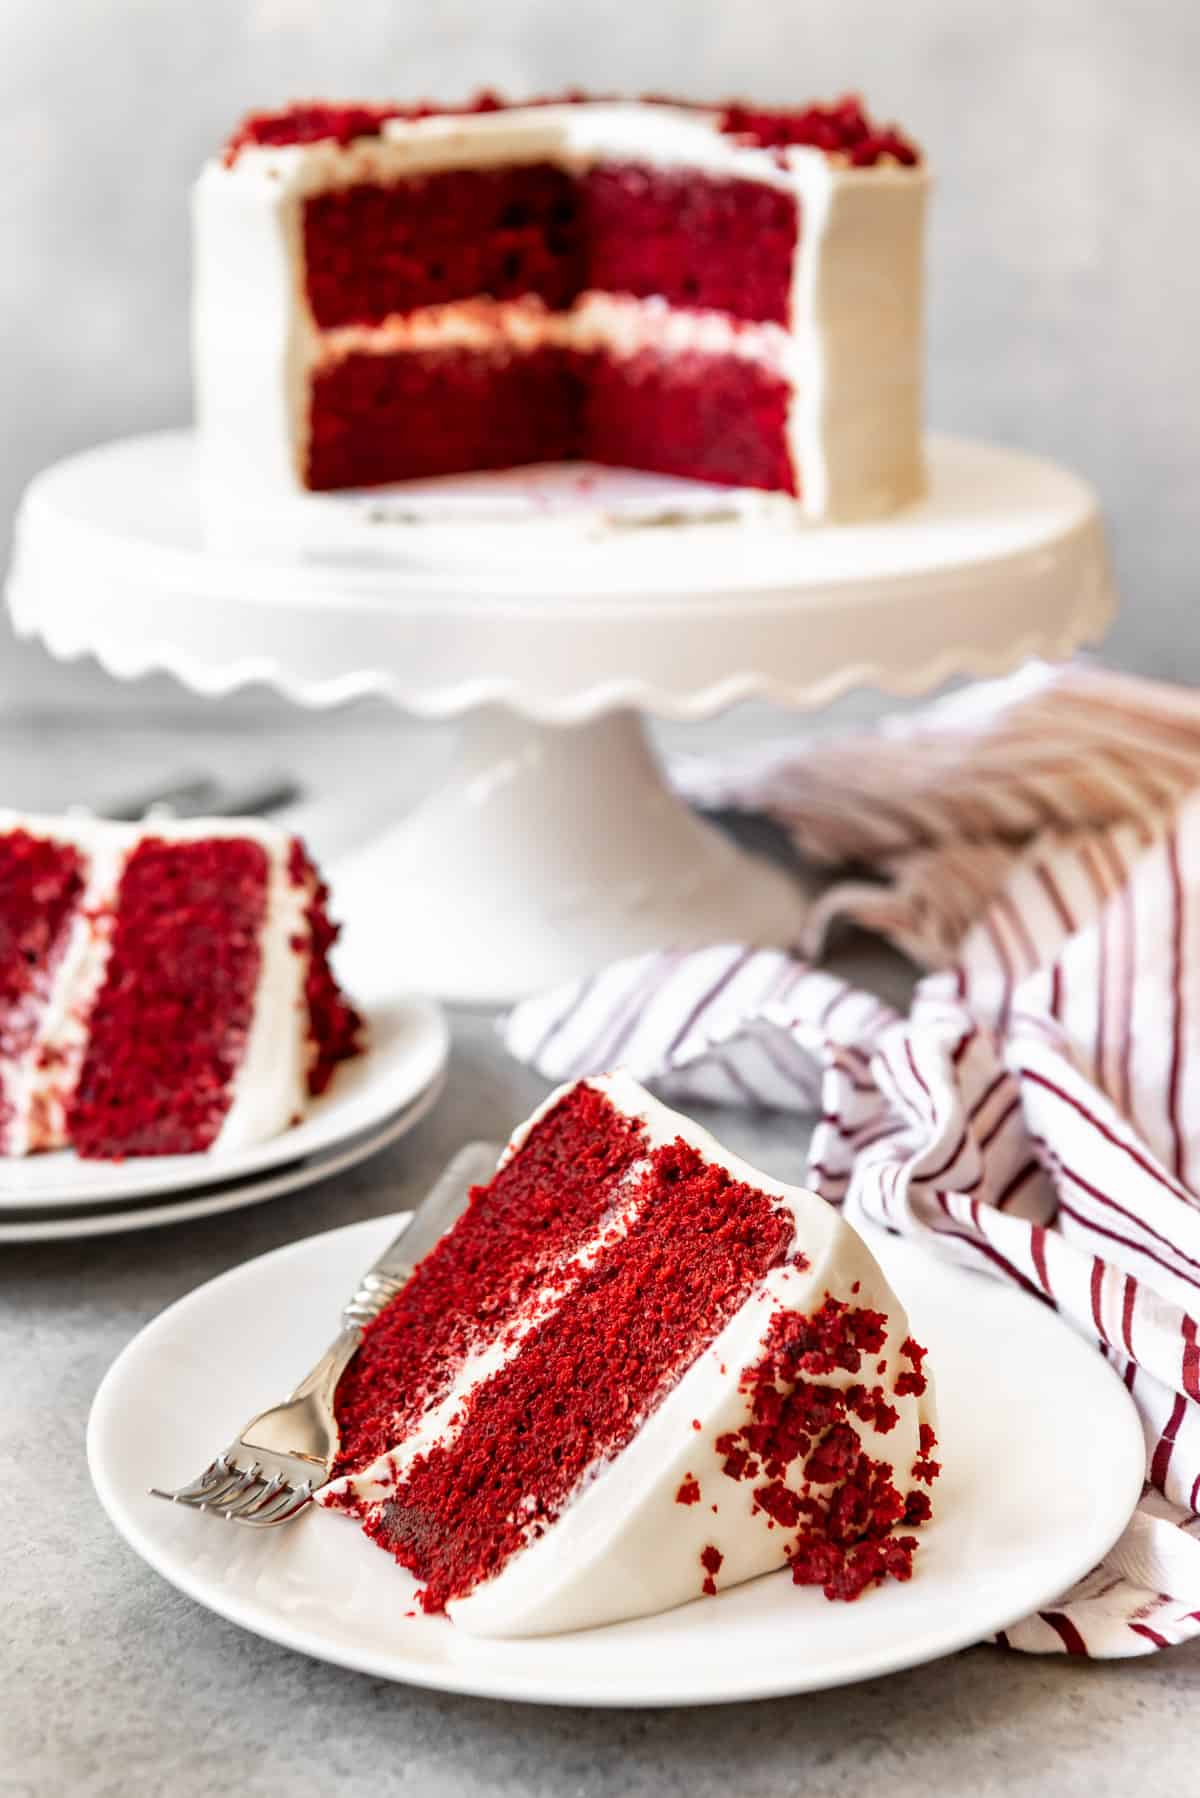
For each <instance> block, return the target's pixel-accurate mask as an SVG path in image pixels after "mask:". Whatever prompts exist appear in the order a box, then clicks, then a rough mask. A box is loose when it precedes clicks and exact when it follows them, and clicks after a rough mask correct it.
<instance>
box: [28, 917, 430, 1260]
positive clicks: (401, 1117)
mask: <svg viewBox="0 0 1200 1798" xmlns="http://www.w3.org/2000/svg"><path fill="white" fill-rule="evenodd" d="M335 890H336V889H335ZM386 922H387V919H386V907H383V906H380V907H378V908H374V909H372V908H371V907H369V906H367V907H363V908H361V909H356V910H355V911H354V913H353V923H352V925H351V926H348V927H347V931H346V936H345V939H344V941H343V942H342V943H341V944H340V945H339V949H338V955H337V972H338V977H339V979H340V980H341V981H342V983H343V985H344V987H345V990H346V992H347V993H348V994H349V996H350V997H351V998H352V999H353V1001H354V1003H355V1005H357V1006H358V1008H359V1010H360V1011H361V1012H362V1013H363V1016H364V1018H365V1020H366V1026H367V1029H366V1041H367V1048H366V1052H365V1053H364V1054H363V1055H361V1056H359V1057H358V1058H357V1059H356V1060H354V1061H350V1062H347V1063H345V1064H344V1065H343V1066H342V1067H340V1068H338V1069H337V1071H336V1073H335V1075H334V1078H333V1081H332V1082H331V1084H330V1086H329V1089H328V1090H327V1091H326V1092H325V1093H323V1094H322V1095H321V1097H320V1098H319V1099H317V1100H316V1101H315V1102H314V1103H313V1105H312V1106H311V1107H310V1109H309V1111H308V1113H307V1115H306V1116H305V1117H304V1118H303V1119H302V1121H301V1122H300V1123H298V1124H295V1125H293V1127H292V1128H291V1129H290V1130H285V1131H284V1132H283V1134H282V1135H280V1136H275V1137H272V1138H271V1139H270V1140H269V1141H268V1142H263V1143H257V1144H255V1145H254V1146H253V1147H251V1148H244V1149H236V1150H230V1151H228V1152H225V1153H222V1152H220V1151H218V1150H214V1151H211V1152H209V1153H207V1154H203V1155H155V1156H147V1157H144V1158H136V1159H132V1160H129V1161H124V1162H106V1161H81V1160H80V1158H79V1157H78V1156H77V1155H75V1154H74V1153H73V1152H71V1151H70V1150H63V1151H61V1152H60V1153H57V1154H52V1155H33V1156H30V1157H29V1158H28V1159H27V1160H24V1161H0V1243H4V1242H38V1241H44V1240H47V1239H53V1238H55V1237H75V1236H103V1235H111V1234H113V1233H115V1232H117V1231H121V1230H141V1229H145V1228H147V1227H148V1226H150V1225H155V1224H169V1223H176V1222H179V1221H181V1220H183V1219H187V1218H193V1217H206V1216H210V1215H212V1214H214V1213H216V1212H221V1211H234V1210H237V1209H238V1208H239V1207H240V1206H243V1205H254V1204H257V1203H258V1202H259V1201H260V1200H261V1199H269V1198H274V1197H275V1196H276V1195H277V1194H280V1193H284V1192H292V1191H295V1190H296V1189H297V1188H298V1187H301V1186H308V1185H311V1184H312V1183H313V1182H314V1181H316V1180H323V1179H325V1178H326V1177H327V1176H328V1175H330V1174H335V1173H338V1172H339V1171H341V1170H342V1169H344V1168H347V1167H351V1166H353V1164H354V1163H355V1162H358V1161H362V1160H364V1159H365V1157H366V1156H368V1155H373V1154H374V1153H375V1152H376V1151H377V1150H379V1149H381V1148H383V1147H384V1145H385V1144H387V1143H390V1142H394V1141H395V1140H396V1138H397V1137H399V1136H402V1135H403V1134H404V1132H405V1131H407V1130H410V1129H411V1128H412V1127H413V1125H414V1124H415V1123H416V1122H417V1120H418V1119H419V1118H421V1117H423V1116H424V1115H425V1113H426V1112H427V1111H428V1110H429V1109H430V1107H431V1106H432V1105H433V1103H434V1102H435V1100H436V1099H437V1097H438V1094H439V1093H440V1091H441V1089H442V1085H443V1082H444V1078H445V1066H446V1056H447V1051H448V1047H449V1038H448V1032H447V1029H446V1023H445V1019H444V1018H443V1016H442V1014H441V1012H440V1010H439V1009H438V1007H437V1006H436V1005H435V1004H433V1002H432V1001H430V1000H428V999H421V998H416V997H414V996H412V995H411V994H406V993H404V992H402V991H399V990H397V987H396V983H395V982H394V981H393V980H392V978H391V977H390V975H389V972H388V970H389V967H390V965H391V962H392V960H393V956H392V953H391V951H392V949H393V947H394V944H393V943H392V942H391V941H390V939H389V938H388V936H387V933H386Z"/></svg>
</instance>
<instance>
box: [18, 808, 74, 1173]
mask: <svg viewBox="0 0 1200 1798" xmlns="http://www.w3.org/2000/svg"><path fill="white" fill-rule="evenodd" d="M85 879H86V874H85V864H84V859H83V857H82V855H81V854H80V852H79V850H78V849H77V848H76V846H75V845H74V844H73V843H64V842H53V841H51V840H49V839H47V838H45V837H41V836H36V835H34V834H32V833H31V832H30V831H28V830H12V831H7V832H0V1151H2V1150H3V1148H4V1146H5V1142H6V1139H7V1137H8V1132H9V1127H10V1124H11V1121H12V1118H13V1114H14V1109H15V1104H16V1100H17V1093H16V1090H15V1089H16V1083H17V1080H18V1078H19V1070H20V1069H21V1066H22V1064H23V1062H24V1060H25V1058H26V1057H27V1056H28V1055H29V1053H30V1051H31V1049H32V1048H33V1047H34V1045H35V1043H36V1038H37V1028H38V1022H39V1019H40V1017H41V1015H42V1012H43V1010H44V1008H45V1006H46V1003H47V1001H48V999H49V997H50V992H51V987H52V984H53V978H54V973H55V970H56V968H57V967H58V965H59V963H60V961H61V960H62V956H63V953H64V950H65V948H66V944H67V938H68V936H69V934H70V929H71V923H72V919H73V917H74V915H75V910H76V907H77V906H78V904H79V900H80V897H81V895H82V893H83V889H84V883H85Z"/></svg>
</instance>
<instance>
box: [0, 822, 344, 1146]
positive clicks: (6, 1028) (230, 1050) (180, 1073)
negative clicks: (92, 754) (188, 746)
mask: <svg viewBox="0 0 1200 1798" xmlns="http://www.w3.org/2000/svg"><path fill="white" fill-rule="evenodd" d="M326 899H327V894H326V890H325V887H324V885H323V884H322V882H321V880H320V877H319V875H318V874H317V872H316V870H315V868H314V867H313V865H312V863H311V862H310V861H309V859H308V856H307V855H306V853H305V851H304V848H303V845H302V844H301V843H300V842H299V840H298V839H296V838H294V837H291V836H289V835H288V834H287V832H285V831H282V830H278V829H275V828H274V827H272V826H270V825H264V824H261V823H259V822H257V821H252V820H245V819H239V820H228V819H220V820H206V819H199V820H194V821H192V820H189V821H188V822H187V823H167V822H157V821H156V822H155V823H154V824H153V825H152V826H149V825H148V826H140V825H139V826H134V825H124V824H113V823H109V822H105V821H102V820H97V819H90V818H78V819H77V818H39V817H24V816H20V815H18V814H15V813H0V1154H4V1155H10V1156H12V1155H28V1154H32V1153H35V1152H37V1151H39V1150H46V1149H58V1148H65V1147H71V1148H74V1149H75V1150H76V1151H77V1153H78V1154H80V1155H81V1156H84V1157H86V1158H94V1159H102V1160H109V1159H122V1158H124V1157H126V1156H131V1155H182V1154H191V1153H195V1152H198V1151H201V1150H205V1149H212V1148H218V1147H219V1148H241V1147H245V1146H247V1145H248V1144H251V1143H255V1142H259V1141H262V1140H263V1139H265V1138H267V1137H270V1136H274V1135H276V1134H278V1132H279V1131H281V1130H284V1129H286V1128H287V1127H288V1125H289V1124H290V1123H292V1122H293V1121H295V1120H296V1119H297V1118H298V1117H299V1116H300V1115H301V1114H302V1113H303V1111H304V1109H305V1107H306V1105H307V1103H308V1100H309V1098H310V1097H312V1096H313V1095H315V1094H317V1093H319V1092H321V1091H323V1090H324V1088H325V1087H326V1086H327V1085H328V1083H329V1080H330V1078H331V1076H332V1074H333V1070H334V1068H335V1067H336V1065H337V1064H338V1062H340V1061H343V1060H345V1059H346V1058H347V1057H349V1056H351V1055H353V1054H355V1053H357V1051H358V1048H359V1046H360V1037H361V1029H362V1025H361V1020H360V1018H359V1016H358V1014H357V1013H356V1012H355V1010H354V1008H353V1006H351V1005H350V1004H349V1002H348V1001H347V1000H346V999H345V998H344V996H343V995H342V993H341V992H340V991H339V989H338V986H337V983H336V981H335V979H334V976H333V973H332V970H331V968H330V965H329V952H330V949H331V948H332V945H333V942H334V940H335V938H336V935H337V931H336V928H335V926H334V925H333V924H332V923H331V922H330V919H329V915H328V911H327V907H326Z"/></svg>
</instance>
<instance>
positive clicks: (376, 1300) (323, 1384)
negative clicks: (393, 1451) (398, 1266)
mask: <svg viewBox="0 0 1200 1798" xmlns="http://www.w3.org/2000/svg"><path fill="white" fill-rule="evenodd" d="M411 1271H412V1270H411V1269H410V1268H405V1269H403V1270H399V1271H398V1272H397V1273H396V1274H382V1273H376V1271H375V1270H374V1268H372V1269H371V1271H370V1273H367V1274H364V1275H363V1277H362V1279H361V1280H360V1281H359V1284H358V1288H357V1290H356V1291H355V1294H354V1297H353V1298H352V1299H351V1300H350V1302H349V1304H348V1305H347V1306H346V1307H345V1308H344V1310H343V1311H342V1328H341V1331H340V1333H339V1334H338V1335H337V1336H336V1337H335V1338H334V1340H333V1341H332V1342H331V1343H330V1345H329V1347H328V1348H327V1349H326V1350H325V1353H324V1354H323V1355H322V1356H321V1359H320V1360H319V1361H318V1362H317V1364H316V1366H315V1367H314V1368H312V1369H311V1370H310V1371H309V1372H308V1373H306V1374H305V1376H304V1378H303V1379H302V1380H301V1382H300V1384H299V1385H298V1386H297V1388H296V1390H295V1391H294V1392H293V1393H292V1395H291V1399H289V1403H291V1402H292V1401H294V1400H296V1399H299V1398H310V1397H315V1398H317V1399H318V1400H319V1401H320V1402H321V1403H322V1404H323V1405H324V1406H325V1407H326V1408H327V1410H328V1411H329V1413H330V1415H332V1412H333V1394H334V1391H335V1389H336V1387H337V1383H338V1381H339V1380H340V1379H341V1377H342V1375H343V1373H345V1371H346V1368H347V1366H348V1364H349V1362H350V1359H351V1357H352V1356H353V1354H354V1352H355V1350H356V1349H357V1348H358V1345H359V1343H360V1342H361V1341H362V1339H363V1331H364V1330H365V1329H366V1327H367V1325H368V1324H369V1323H370V1322H371V1321H372V1319H373V1318H376V1317H378V1315H379V1313H380V1312H381V1311H382V1310H383V1308H384V1306H385V1305H387V1304H390V1303H391V1301H392V1299H394V1298H395V1296H396V1294H397V1293H398V1292H399V1290H400V1288H401V1287H402V1286H403V1285H404V1283H405V1281H406V1280H407V1279H408V1276H409V1273H410V1272H411ZM401 1275H402V1277H401Z"/></svg>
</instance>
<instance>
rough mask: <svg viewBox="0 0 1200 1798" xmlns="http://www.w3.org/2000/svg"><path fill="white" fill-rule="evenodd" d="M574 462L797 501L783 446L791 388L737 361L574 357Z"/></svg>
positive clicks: (647, 355) (650, 353)
mask: <svg viewBox="0 0 1200 1798" xmlns="http://www.w3.org/2000/svg"><path fill="white" fill-rule="evenodd" d="M580 365H581V366H582V370H583V372H582V377H581V378H582V380H583V383H584V398H583V407H582V422H581V428H580V435H579V443H580V454H581V455H583V456H585V457H587V458H588V459H589V460H590V461H593V462H605V463H609V464H611V465H613V466H614V467H618V468H644V469H648V470H650V471H652V472H654V473H656V474H673V475H684V476H688V477H690V478H691V479H693V480H698V481H713V482H717V483H718V484H720V485H722V486H727V487H759V488H765V489H767V490H768V491H771V492H783V493H790V494H795V493H797V491H798V487H797V482H796V474H795V470H794V469H793V467H792V461H791V455H790V453H789V450H788V443H787V415H788V404H789V400H790V393H791V390H790V388H789V386H788V384H787V383H786V382H785V381H783V380H781V379H780V377H779V376H778V375H776V374H774V373H772V372H771V370H770V369H767V368H764V367H763V366H762V365H761V364H759V363H755V362H751V361H748V360H746V359H744V358H742V357H737V356H705V355H699V354H695V353H692V354H685V355H664V354H661V353H660V352H658V351H656V350H643V351H641V352H640V353H639V354H638V355H636V356H622V357H616V356H606V355H595V356H588V357H586V358H581V359H580Z"/></svg>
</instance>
